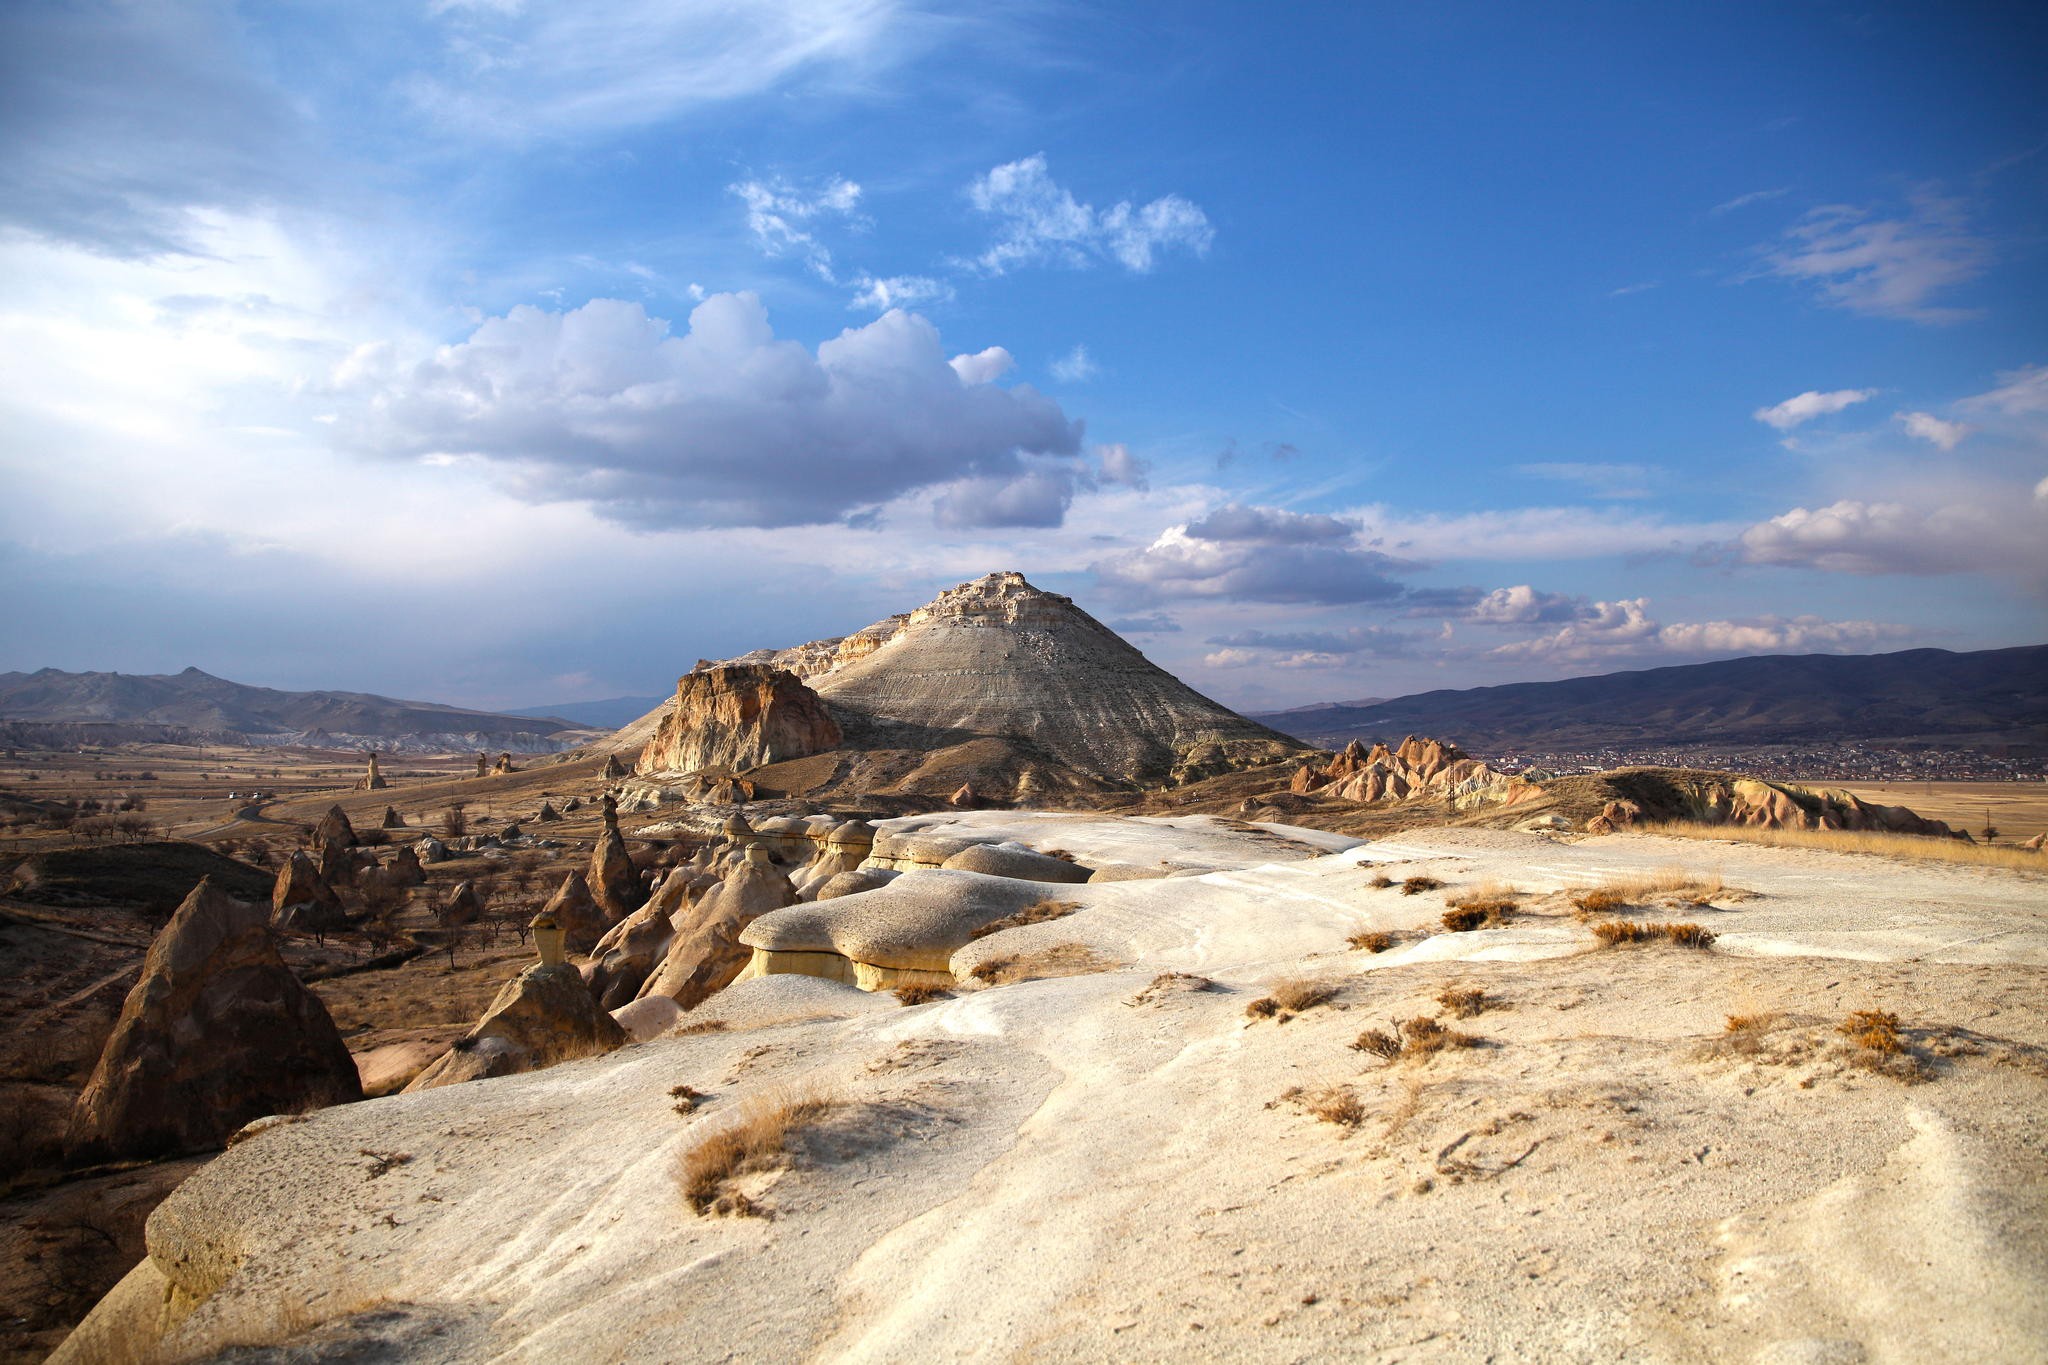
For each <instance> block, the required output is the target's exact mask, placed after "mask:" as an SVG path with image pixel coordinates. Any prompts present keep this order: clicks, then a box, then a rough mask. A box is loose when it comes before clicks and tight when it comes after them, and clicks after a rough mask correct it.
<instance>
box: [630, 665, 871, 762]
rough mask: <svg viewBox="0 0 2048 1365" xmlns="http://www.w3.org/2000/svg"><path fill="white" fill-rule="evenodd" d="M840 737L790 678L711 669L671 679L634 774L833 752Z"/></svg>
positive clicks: (763, 669) (771, 671)
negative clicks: (669, 699)
mask: <svg viewBox="0 0 2048 1365" xmlns="http://www.w3.org/2000/svg"><path fill="white" fill-rule="evenodd" d="M840 738H841V736H840V732H839V726H838V724H837V723H836V722H835V721H834V720H833V719H832V716H831V714H830V713H829V712H827V711H826V709H825V706H824V704H823V703H822V702H820V701H819V700H818V695H817V693H815V692H813V691H812V690H811V689H810V688H808V687H806V686H805V685H804V684H803V683H802V682H801V681H799V680H798V678H797V676H796V675H795V674H794V673H791V672H788V671H787V670H785V669H780V668H771V667H767V666H764V665H759V664H718V665H714V666H712V667H711V668H708V669H705V670H704V671H702V672H697V673H685V674H684V675H683V676H682V677H681V678H679V679H677V681H676V696H675V703H674V705H673V706H672V707H671V708H670V710H669V712H668V714H667V715H666V716H664V717H663V718H662V721H661V725H660V728H659V729H657V730H656V731H655V734H654V738H653V739H651V740H649V741H648V743H647V747H646V748H645V749H643V750H641V753H640V759H639V761H638V762H637V763H636V764H635V765H634V771H636V772H639V773H652V772H673V773H691V772H696V771H698V770H699V769H703V768H712V767H719V768H727V769H744V768H757V767H759V766H761V765H762V764H764V763H779V762H781V761H783V760H784V759H791V758H805V757H808V756H809V755H811V754H818V753H823V752H825V751H826V750H827V749H833V748H837V747H838V745H839V742H840Z"/></svg>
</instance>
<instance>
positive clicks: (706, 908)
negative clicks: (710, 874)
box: [640, 845, 796, 1010]
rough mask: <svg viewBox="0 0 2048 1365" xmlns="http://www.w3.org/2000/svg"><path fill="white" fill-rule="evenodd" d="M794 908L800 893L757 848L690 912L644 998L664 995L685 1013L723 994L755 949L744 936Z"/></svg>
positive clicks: (645, 991) (649, 982) (750, 849)
mask: <svg viewBox="0 0 2048 1365" xmlns="http://www.w3.org/2000/svg"><path fill="white" fill-rule="evenodd" d="M795 904H796V888H795V887H794V886H792V885H791V884H790V880H789V878H788V877H786V876H784V875H783V873H782V871H781V869H779V868H777V867H776V866H775V864H773V863H772V862H770V861H769V860H768V851H767V850H766V849H764V848H761V847H759V846H758V845H756V846H753V847H750V848H748V849H747V856H746V858H745V859H744V860H743V861H742V862H741V864H740V865H739V866H738V867H737V868H735V869H734V870H733V871H732V873H731V874H730V875H728V876H727V877H726V879H725V880H724V881H723V882H721V883H719V885H718V887H717V889H715V890H712V891H709V892H706V893H705V895H704V897H703V899H701V900H699V901H698V902H697V904H696V905H695V906H693V907H691V909H690V911H689V913H688V914H687V915H686V916H685V917H684V918H683V921H682V923H680V924H679V925H677V927H676V936H675V939H674V941H673V942H671V943H670V944H669V950H668V956H667V957H666V958H665V959H663V961H662V964H661V969H660V970H659V971H657V972H655V973H654V975H653V976H651V977H649V978H648V979H647V984H646V985H645V986H644V987H643V988H642V989H641V992H640V993H641V994H642V995H666V996H668V997H670V998H671V999H673V1000H674V1001H675V1002H676V1003H677V1004H679V1005H681V1006H682V1007H683V1008H684V1009H686V1010H687V1009H692V1008H694V1007H695V1006H696V1005H697V1004H698V1003H699V1002H701V1001H703V1000H704V999H706V998H707V997H709V996H712V995H715V994H717V993H718V992H719V991H720V990H722V989H724V988H725V986H726V985H727V984H729V983H730V982H731V981H732V979H733V978H734V977H736V976H738V975H739V974H740V972H741V970H742V969H743V968H745V967H746V965H747V961H748V959H749V958H751V957H752V956H753V950H752V949H750V948H749V947H748V946H747V945H746V944H744V943H742V942H740V934H741V933H742V932H743V931H744V930H745V929H746V928H747V926H748V925H750V924H752V923H753V922H754V921H755V920H756V919H758V918H759V917H760V916H762V915H765V914H767V913H769V912H770V911H773V910H780V909H782V908H783V907H785V906H790V905H795Z"/></svg>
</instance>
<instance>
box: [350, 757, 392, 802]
mask: <svg viewBox="0 0 2048 1365" xmlns="http://www.w3.org/2000/svg"><path fill="white" fill-rule="evenodd" d="M390 785H391V784H390V783H389V782H386V781H385V780H384V774H383V773H381V772H378V771H377V751H376V750H375V749H372V750H371V751H370V770H369V772H367V773H365V774H364V775H363V780H362V781H360V782H358V783H356V790H357V791H359V792H380V791H383V790H384V789H385V788H386V787H388V786H390Z"/></svg>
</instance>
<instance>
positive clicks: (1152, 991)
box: [1125, 972, 1216, 1005]
mask: <svg viewBox="0 0 2048 1365" xmlns="http://www.w3.org/2000/svg"><path fill="white" fill-rule="evenodd" d="M1215 984H1216V983H1215V982H1213V981H1211V980H1210V979H1209V978H1208V977H1206V976H1196V975H1195V974H1194V973H1193V972H1161V973H1160V974H1159V975H1158V976H1155V977H1153V978H1152V984H1150V985H1149V986H1147V987H1145V989H1144V990H1142V991H1139V992H1138V993H1137V994H1136V995H1134V996H1132V997H1131V998H1130V999H1129V1000H1128V1001H1126V1002H1125V1003H1126V1004H1131V1005H1149V1004H1151V1003H1153V1002H1154V1001H1156V1000H1163V999H1165V998H1166V997H1167V996H1170V995H1181V994H1190V993H1193V992H1195V991H1206V990H1209V989H1211V988H1212V987H1214V986H1215Z"/></svg>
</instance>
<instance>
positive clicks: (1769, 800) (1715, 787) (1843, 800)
mask: <svg viewBox="0 0 2048 1365" xmlns="http://www.w3.org/2000/svg"><path fill="white" fill-rule="evenodd" d="M1660 771H1662V770H1658V769H1626V768H1625V769H1620V770H1618V771H1616V772H1614V773H1611V774H1608V775H1607V776H1608V777H1609V779H1610V780H1611V781H1613V782H1615V783H1616V784H1617V785H1619V786H1624V787H1627V788H1629V789H1630V790H1632V791H1633V792H1634V796H1633V797H1629V796H1618V797H1616V798H1615V799H1614V800H1611V801H1608V802H1607V803H1606V804H1605V805H1604V806H1603V807H1602V808H1601V810H1600V813H1599V814H1598V815H1596V816H1594V817H1593V818H1592V819H1590V820H1588V821H1587V822H1586V832H1587V833H1588V834H1612V833H1614V832H1616V831H1618V830H1624V829H1631V828H1634V827H1635V826H1637V825H1641V824H1654V823H1658V822H1661V821H1671V820H1682V821H1687V822H1691V823H1696V824H1706V825H1748V826H1751V827H1753V828H1757V829H1809V830H1816V829H1841V830H1870V831H1875V832H1879V833H1885V834H1921V835H1931V836H1933V837H1935V838H1941V839H1967V838H1969V837H1970V836H1969V835H1968V834H1966V833H1964V832H1963V831H1961V830H1958V829H1953V828H1951V827H1950V826H1948V825H1946V824H1944V823H1943V822H1941V821H1939V820H1930V819H1927V818H1926V817H1924V816H1922V815H1920V814H1918V813H1917V812H1915V811H1913V810H1910V809H1908V808H1907V807H1905V806H1886V805H1880V804H1878V803H1877V802H1874V801H1865V800H1863V799H1861V798H1860V797H1858V796H1856V795H1855V794H1854V793H1852V792H1846V791H1835V790H1831V789H1828V788H1824V787H1802V786H1799V785H1797V784H1794V783H1791V782H1767V781H1765V780H1764V779H1762V778H1757V777H1736V776H1732V775H1726V774H1697V773H1693V774H1677V775H1674V776H1673V777H1671V778H1666V779H1665V780H1664V781H1662V782H1656V781H1652V780H1651V779H1654V778H1656V777H1657V776H1658V775H1659V774H1660ZM1680 778H1682V779H1683V780H1678V779H1680Z"/></svg>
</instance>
